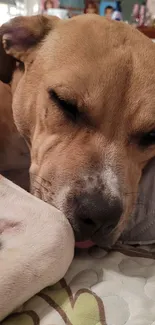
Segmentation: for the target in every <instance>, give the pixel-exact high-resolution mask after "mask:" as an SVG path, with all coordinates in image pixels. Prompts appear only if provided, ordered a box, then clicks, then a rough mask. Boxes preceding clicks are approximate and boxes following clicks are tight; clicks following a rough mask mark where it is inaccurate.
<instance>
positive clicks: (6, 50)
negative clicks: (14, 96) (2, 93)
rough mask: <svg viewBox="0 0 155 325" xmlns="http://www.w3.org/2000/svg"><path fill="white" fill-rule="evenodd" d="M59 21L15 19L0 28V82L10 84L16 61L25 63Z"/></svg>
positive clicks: (46, 17)
mask: <svg viewBox="0 0 155 325" xmlns="http://www.w3.org/2000/svg"><path fill="white" fill-rule="evenodd" d="M58 21H59V19H58V18H57V17H51V16H43V15H38V16H32V17H16V18H14V19H12V20H11V21H9V22H8V23H6V24H4V25H2V26H1V28H0V80H1V81H3V82H6V83H7V82H10V80H11V77H12V73H13V70H14V68H15V65H16V61H21V62H23V63H26V61H27V59H28V57H29V54H30V53H34V52H35V50H36V48H37V47H38V46H39V44H40V42H41V41H42V40H43V39H44V37H45V36H46V35H47V34H48V33H49V31H50V30H52V29H53V28H54V27H55V26H56V24H57V22H58Z"/></svg>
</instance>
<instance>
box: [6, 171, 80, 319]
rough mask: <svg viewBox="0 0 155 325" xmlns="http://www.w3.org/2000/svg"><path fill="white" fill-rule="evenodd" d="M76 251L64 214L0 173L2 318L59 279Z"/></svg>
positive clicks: (71, 232) (70, 229)
mask: <svg viewBox="0 0 155 325" xmlns="http://www.w3.org/2000/svg"><path fill="white" fill-rule="evenodd" d="M73 254H74V236H73V231H72V228H71V226H70V225H69V223H68V221H67V219H66V218H65V217H64V216H63V214H62V213H61V212H59V211H58V210H56V209H55V208H53V207H52V206H50V205H48V204H46V203H45V202H43V201H41V200H38V199H37V198H35V197H33V196H32V195H30V194H28V193H27V192H25V191H24V190H22V189H21V188H19V187H17V186H16V185H14V184H13V183H11V182H10V181H8V180H6V179H5V178H3V177H2V176H0V321H1V320H2V319H3V318H4V317H5V316H7V315H8V314H9V313H11V312H12V311H13V310H14V309H15V308H17V307H19V306H20V305H22V303H24V302H25V301H27V300H28V299H29V298H31V297H32V296H33V295H35V294H36V293H38V292H39V291H40V290H42V289H43V288H45V287H46V286H48V285H51V284H55V283H56V282H57V281H59V280H60V279H61V278H62V277H63V276H64V275H65V274H66V271H67V269H68V267H69V266H70V264H71V261H72V259H73Z"/></svg>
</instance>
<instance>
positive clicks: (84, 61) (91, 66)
mask: <svg viewBox="0 0 155 325" xmlns="http://www.w3.org/2000/svg"><path fill="white" fill-rule="evenodd" d="M40 58H41V61H42V69H43V76H44V77H45V78H44V82H45V83H46V84H47V87H48V86H51V87H53V86H54V87H55V86H56V87H60V88H62V91H63V89H66V90H65V91H67V89H69V93H71V92H72V93H73V94H74V96H76V95H77V96H78V97H79V95H80V94H81V97H83V98H84V99H85V97H89V100H90V102H91V103H92V102H93V101H95V105H96V106H98V107H99V105H100V106H101V107H103V105H104V106H106V105H107V106H108V108H109V109H110V106H111V107H112V108H113V107H114V106H115V103H116V97H117V105H118V107H120V104H121V105H122V107H124V106H125V105H126V102H127V100H128V101H129V98H127V97H130V101H131V98H132V99H133V101H134V100H135V94H136V96H137V97H136V99H138V97H139V98H140V97H141V96H142V94H144V93H146V92H150V94H151V93H152V91H154V90H153V86H152V84H153V85H154V84H155V73H154V67H155V46H154V44H152V43H151V41H150V40H149V39H147V38H145V37H144V36H143V35H141V34H140V33H139V32H136V31H133V30H130V28H128V27H127V26H125V24H123V25H122V24H118V25H117V28H116V23H115V24H114V23H113V22H109V21H108V20H106V19H103V18H101V17H100V18H98V17H97V18H94V19H91V20H89V19H84V20H83V19H82V18H78V19H75V20H74V19H73V20H72V19H71V20H68V21H64V22H63V21H62V22H60V24H58V25H57V27H56V29H55V30H54V31H51V32H50V34H49V35H48V36H47V38H46V39H45V41H44V44H43V46H42V48H41V50H40ZM128 92H129V94H128ZM87 100H88V99H87ZM123 101H124V103H123ZM132 106H133V103H132Z"/></svg>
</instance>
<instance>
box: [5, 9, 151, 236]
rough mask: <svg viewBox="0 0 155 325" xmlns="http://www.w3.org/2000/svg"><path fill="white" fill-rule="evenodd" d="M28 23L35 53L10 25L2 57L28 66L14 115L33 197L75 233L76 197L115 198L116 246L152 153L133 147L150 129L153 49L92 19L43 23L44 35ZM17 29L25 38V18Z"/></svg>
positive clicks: (119, 27)
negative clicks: (72, 106)
mask: <svg viewBox="0 0 155 325" xmlns="http://www.w3.org/2000/svg"><path fill="white" fill-rule="evenodd" d="M29 19H30V21H31V34H32V33H34V39H36V31H37V26H39V30H40V37H38V35H37V39H36V44H35V45H34V44H33V46H32V47H31V46H28V45H25V47H22V46H23V45H22V46H21V43H20V44H17V43H18V40H16V44H14V39H13V36H10V34H9V32H10V29H9V28H10V25H5V26H4V27H3V33H2V34H3V38H4V40H5V41H4V43H5V48H6V52H7V53H9V54H10V55H11V54H12V55H14V56H15V57H17V58H20V59H21V60H23V62H24V64H25V72H24V74H23V76H22V78H21V79H20V82H19V84H18V87H17V90H16V91H15V93H14V98H13V112H14V118H15V123H16V125H17V128H18V130H19V132H20V133H21V134H22V135H23V136H24V137H25V138H26V140H27V141H29V142H30V148H31V149H30V150H31V168H30V174H31V188H32V193H34V194H35V195H36V196H39V197H40V198H42V199H44V200H45V201H47V202H49V203H52V204H54V205H55V206H57V207H58V208H59V209H61V210H62V211H63V212H65V213H66V214H67V216H68V218H69V219H70V220H71V222H72V224H73V225H74V221H72V219H73V214H74V213H73V212H74V206H73V203H72V201H73V198H74V197H75V196H77V195H79V194H81V195H85V193H88V192H89V191H90V189H92V188H93V190H94V191H95V189H96V190H100V191H102V192H103V196H104V197H106V198H107V200H109V201H113V199H115V198H116V197H117V196H118V197H119V199H120V200H121V201H122V203H123V214H122V216H121V218H120V221H119V222H118V225H117V227H116V230H117V231H116V233H115V240H116V237H118V236H119V234H120V233H121V232H122V230H123V229H124V227H125V225H126V223H127V220H128V218H129V216H130V214H131V211H132V209H133V207H134V204H135V200H136V198H137V191H138V184H139V181H140V178H141V175H142V171H143V168H144V167H145V166H146V164H147V163H148V162H149V161H150V159H151V158H152V157H154V156H155V146H154V145H152V146H150V147H149V148H145V149H142V148H140V146H139V145H138V144H137V142H136V141H135V135H137V133H139V132H140V133H146V132H149V131H152V130H153V129H155V122H154V121H155V69H154V68H155V46H154V44H153V43H152V42H151V41H150V40H149V39H147V38H146V37H145V36H143V35H142V34H141V33H140V32H138V31H136V30H135V29H133V28H131V27H129V26H127V25H126V24H124V23H119V22H112V21H111V22H110V21H109V20H106V19H103V18H102V17H99V16H97V15H93V16H91V15H86V16H79V17H76V18H73V19H70V20H68V21H58V20H57V19H55V20H52V18H47V17H46V18H43V19H45V20H46V23H47V20H48V22H52V23H51V24H50V23H48V26H50V28H48V29H47V28H45V29H44V24H42V25H40V22H41V18H40V17H38V18H36V17H35V20H33V19H34V17H32V18H29ZM37 19H38V25H37ZM45 20H44V23H45ZM16 24H17V23H16ZM16 24H15V26H16ZM18 24H19V25H20V26H24V28H25V29H26V33H27V35H28V36H27V38H29V35H30V33H29V25H28V24H27V21H26V20H25V18H20V23H19V22H18ZM33 24H34V25H33ZM19 25H18V26H19ZM45 25H46V24H45ZM40 26H42V27H41V29H40ZM13 27H14V23H13V22H12V23H11V28H13ZM42 29H43V30H42ZM8 35H9V39H10V37H11V41H12V43H11V46H10V47H9V48H7V46H6V43H7V39H8ZM22 44H23V43H22ZM21 53H22V54H21ZM25 53H26V55H25ZM49 89H54V90H55V91H56V92H57V93H58V94H59V96H60V97H61V98H63V99H66V100H69V101H71V102H73V103H74V102H76V104H77V105H78V110H79V112H80V118H79V119H78V120H77V122H75V123H74V122H72V121H71V120H70V118H68V117H67V116H66V115H65V114H64V113H63V109H61V108H59V107H57V106H56V104H55V103H54V101H53V100H52V99H50V98H49V94H48V90H49ZM110 179H111V180H112V181H114V183H113V186H111V183H110ZM114 190H115V191H114ZM75 228H76V225H75Z"/></svg>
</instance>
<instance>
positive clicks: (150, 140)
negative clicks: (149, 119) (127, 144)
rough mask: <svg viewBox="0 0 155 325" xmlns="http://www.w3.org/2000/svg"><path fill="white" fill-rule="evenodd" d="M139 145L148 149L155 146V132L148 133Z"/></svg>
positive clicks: (143, 136) (141, 138)
mask: <svg viewBox="0 0 155 325" xmlns="http://www.w3.org/2000/svg"><path fill="white" fill-rule="evenodd" d="M139 144H140V146H142V147H148V146H150V145H153V144H155V130H152V131H151V132H148V133H144V134H143V135H142V136H141V137H140V141H139Z"/></svg>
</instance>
